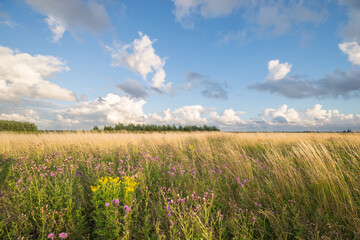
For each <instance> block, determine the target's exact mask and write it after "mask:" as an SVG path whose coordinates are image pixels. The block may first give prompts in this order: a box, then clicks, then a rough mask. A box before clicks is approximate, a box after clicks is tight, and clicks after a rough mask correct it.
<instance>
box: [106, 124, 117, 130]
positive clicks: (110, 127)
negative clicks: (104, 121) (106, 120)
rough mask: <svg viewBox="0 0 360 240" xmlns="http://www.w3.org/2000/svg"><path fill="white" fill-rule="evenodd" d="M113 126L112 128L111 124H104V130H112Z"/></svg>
mask: <svg viewBox="0 0 360 240" xmlns="http://www.w3.org/2000/svg"><path fill="white" fill-rule="evenodd" d="M114 130H115V128H113V127H112V126H111V125H110V126H106V125H105V126H104V131H114Z"/></svg>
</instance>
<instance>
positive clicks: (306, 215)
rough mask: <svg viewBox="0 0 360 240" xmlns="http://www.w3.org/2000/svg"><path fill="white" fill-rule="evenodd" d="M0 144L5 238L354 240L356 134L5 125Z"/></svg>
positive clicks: (358, 189) (358, 221) (0, 215)
mask: <svg viewBox="0 0 360 240" xmlns="http://www.w3.org/2000/svg"><path fill="white" fill-rule="evenodd" d="M0 153H1V163H0V191H1V192H0V195H1V196H0V236H1V239H47V238H55V239H59V238H65V237H66V235H67V238H69V239H360V217H359V216H360V177H359V176H360V174H359V173H360V135H359V134H335V133H334V134H330V133H322V134H315V133H241V134H235V133H152V134H135V133H132V134H124V133H122V134H116V133H112V134H108V133H60V134H59V133H47V134H33V135H29V134H12V133H0ZM116 179H117V180H116ZM65 233H66V235H65ZM60 234H62V235H60Z"/></svg>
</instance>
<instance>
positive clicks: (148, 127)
mask: <svg viewBox="0 0 360 240" xmlns="http://www.w3.org/2000/svg"><path fill="white" fill-rule="evenodd" d="M93 130H101V129H100V128H99V127H98V126H94V128H93ZM102 130H104V131H121V130H126V131H146V132H165V131H174V132H175V131H176V132H193V131H220V129H218V128H217V127H215V126H207V125H204V126H196V125H192V126H182V125H179V126H176V125H155V124H150V125H143V124H137V125H135V124H132V123H131V124H128V125H124V124H122V123H118V124H116V125H115V126H114V127H113V126H111V125H109V126H107V125H105V126H104V128H103V129H102Z"/></svg>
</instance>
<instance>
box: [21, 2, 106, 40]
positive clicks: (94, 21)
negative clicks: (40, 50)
mask: <svg viewBox="0 0 360 240" xmlns="http://www.w3.org/2000/svg"><path fill="white" fill-rule="evenodd" d="M26 2H27V3H28V4H29V5H30V6H32V8H34V9H35V10H36V11H38V12H40V13H41V14H43V15H46V16H47V18H46V20H45V21H46V23H47V24H48V25H49V28H50V30H51V31H52V33H53V41H54V42H57V41H59V40H60V39H61V38H62V35H63V33H64V32H65V30H69V31H72V32H75V31H77V30H86V31H90V32H92V33H101V32H103V31H104V30H105V29H107V28H108V26H109V22H110V21H109V18H108V16H107V13H106V10H105V8H104V7H103V6H102V5H101V4H98V3H97V2H95V1H83V0H61V1H58V0H26Z"/></svg>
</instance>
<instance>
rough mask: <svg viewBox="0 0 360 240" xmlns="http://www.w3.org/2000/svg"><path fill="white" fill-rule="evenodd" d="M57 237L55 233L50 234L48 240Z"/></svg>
mask: <svg viewBox="0 0 360 240" xmlns="http://www.w3.org/2000/svg"><path fill="white" fill-rule="evenodd" d="M54 237H55V234H54V233H50V234H49V235H48V236H47V238H51V239H52V238H54Z"/></svg>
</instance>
